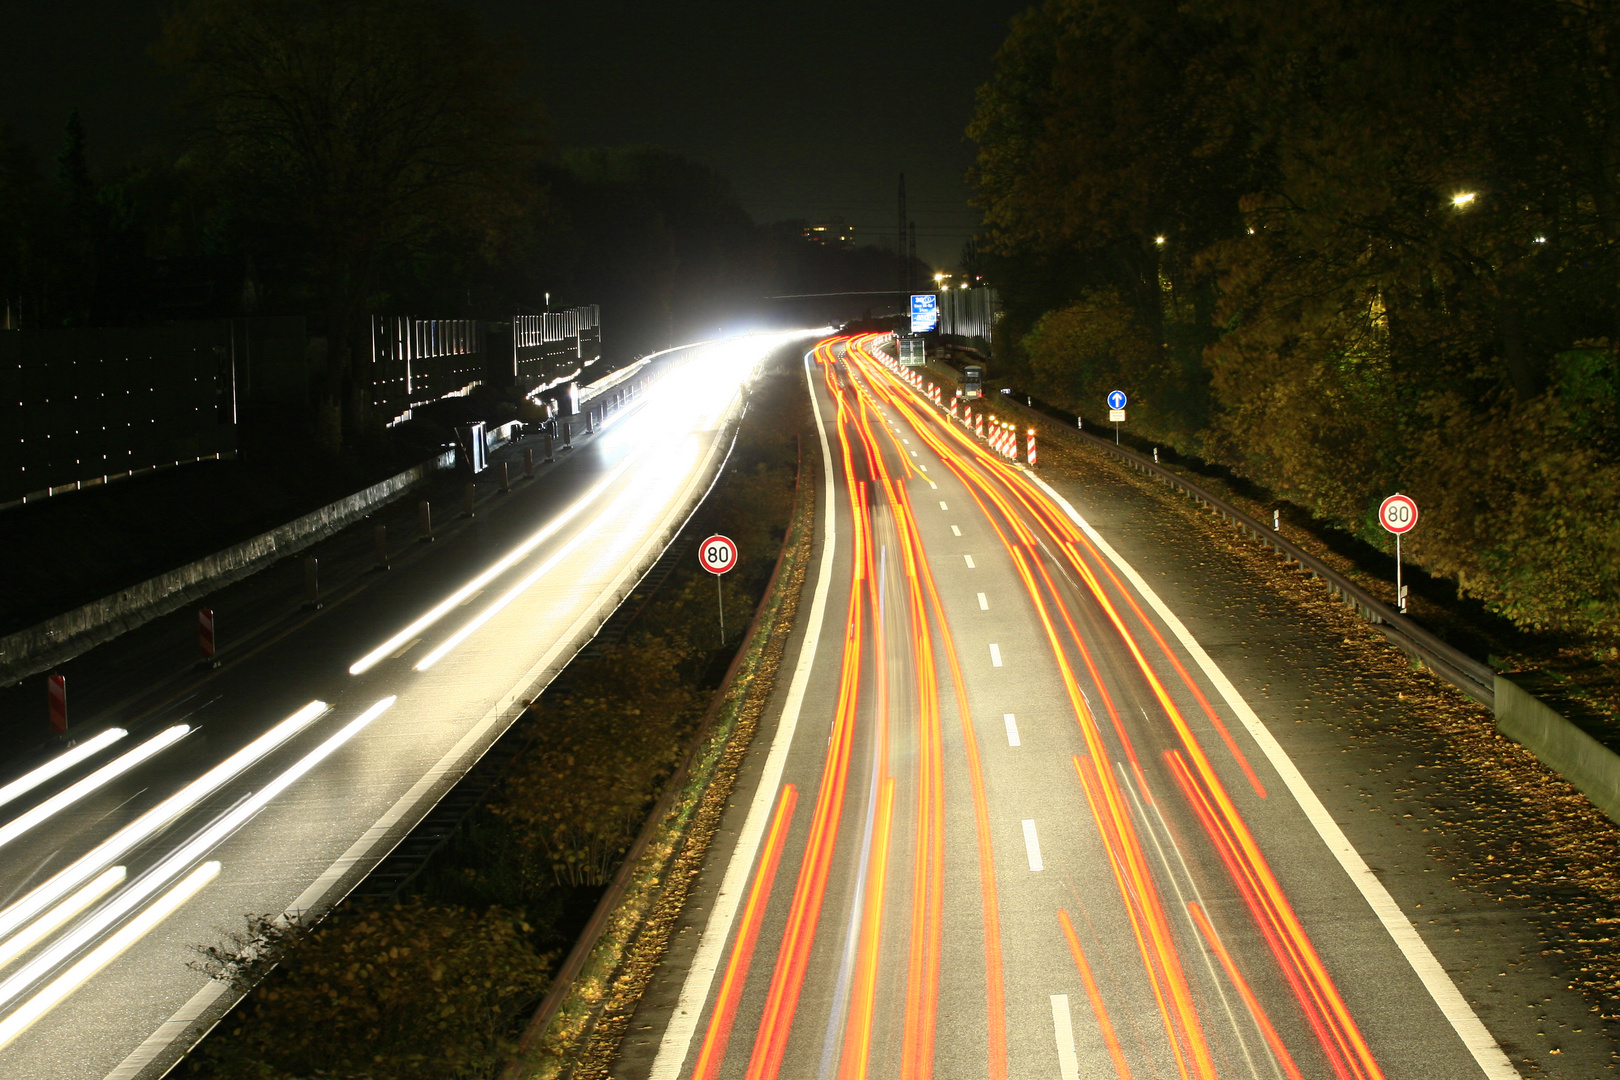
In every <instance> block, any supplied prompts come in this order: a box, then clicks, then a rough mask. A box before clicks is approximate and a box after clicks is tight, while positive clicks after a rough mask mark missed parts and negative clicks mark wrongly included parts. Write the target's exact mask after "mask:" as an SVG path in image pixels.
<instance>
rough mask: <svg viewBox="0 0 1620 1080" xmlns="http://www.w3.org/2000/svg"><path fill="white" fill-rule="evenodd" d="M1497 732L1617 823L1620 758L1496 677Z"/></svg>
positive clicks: (1526, 694) (1522, 690)
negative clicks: (1526, 752) (1517, 745)
mask: <svg viewBox="0 0 1620 1080" xmlns="http://www.w3.org/2000/svg"><path fill="white" fill-rule="evenodd" d="M1496 730H1497V731H1500V732H1501V733H1502V734H1503V735H1506V736H1507V737H1508V738H1510V739H1512V740H1513V741H1514V742H1516V743H1518V744H1519V745H1520V746H1523V747H1524V748H1525V749H1527V750H1529V751H1530V752H1531V753H1532V754H1534V755H1536V760H1538V761H1540V762H1541V763H1542V764H1543V765H1545V766H1547V768H1549V769H1551V770H1552V771H1553V772H1555V773H1558V774H1559V775H1560V776H1562V777H1563V778H1564V779H1565V780H1568V781H1569V782H1570V783H1571V784H1573V785H1574V786H1575V789H1576V790H1577V791H1579V792H1580V793H1581V794H1582V795H1585V796H1586V797H1587V798H1588V799H1591V800H1592V805H1593V806H1596V807H1597V808H1598V809H1599V810H1602V811H1603V812H1604V813H1605V814H1608V815H1609V817H1611V818H1613V819H1614V820H1615V821H1617V822H1620V754H1616V753H1615V752H1614V751H1613V750H1610V749H1609V748H1608V747H1607V746H1604V745H1603V744H1602V743H1600V742H1598V741H1597V740H1596V739H1594V738H1592V736H1590V735H1588V734H1587V733H1586V732H1584V731H1582V730H1581V729H1580V728H1578V727H1576V726H1575V725H1574V724H1572V723H1570V722H1569V721H1568V720H1566V719H1565V718H1564V717H1563V716H1562V715H1560V714H1559V713H1557V712H1555V711H1554V710H1553V709H1552V708H1551V707H1550V706H1548V704H1547V703H1546V702H1544V701H1542V700H1541V699H1540V698H1537V697H1535V696H1533V695H1531V694H1530V693H1529V692H1528V691H1526V690H1524V689H1522V688H1521V687H1519V686H1518V685H1517V684H1516V683H1514V682H1513V681H1512V680H1511V679H1507V678H1504V677H1503V676H1501V675H1498V676H1497V677H1496Z"/></svg>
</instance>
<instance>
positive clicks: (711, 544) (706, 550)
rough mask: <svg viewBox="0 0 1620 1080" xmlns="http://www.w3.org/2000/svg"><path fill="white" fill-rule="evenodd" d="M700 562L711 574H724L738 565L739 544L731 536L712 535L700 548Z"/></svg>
mask: <svg viewBox="0 0 1620 1080" xmlns="http://www.w3.org/2000/svg"><path fill="white" fill-rule="evenodd" d="M698 562H700V563H702V564H703V569H705V570H707V571H708V572H709V573H711V574H723V573H725V572H726V571H727V570H730V569H731V568H732V567H733V566H735V565H737V545H736V544H733V543H732V542H731V538H730V537H729V536H719V535H715V536H711V537H709V538H708V539H707V540H705V541H703V546H702V547H700V548H698Z"/></svg>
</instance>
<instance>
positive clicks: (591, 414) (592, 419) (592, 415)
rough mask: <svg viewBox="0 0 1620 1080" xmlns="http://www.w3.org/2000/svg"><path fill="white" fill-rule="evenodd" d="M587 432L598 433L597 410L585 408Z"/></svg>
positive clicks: (588, 433)
mask: <svg viewBox="0 0 1620 1080" xmlns="http://www.w3.org/2000/svg"><path fill="white" fill-rule="evenodd" d="M585 434H587V435H595V434H596V411H595V410H594V409H586V410H585Z"/></svg>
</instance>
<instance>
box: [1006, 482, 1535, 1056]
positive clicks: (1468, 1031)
mask: <svg viewBox="0 0 1620 1080" xmlns="http://www.w3.org/2000/svg"><path fill="white" fill-rule="evenodd" d="M1027 475H1029V478H1030V481H1031V482H1032V483H1034V484H1035V485H1036V486H1037V487H1039V488H1040V489H1041V490H1042V491H1044V492H1046V494H1047V496H1048V497H1050V498H1051V499H1052V501H1053V502H1055V503H1057V504H1058V505H1059V506H1061V507H1062V508H1063V512H1064V513H1066V514H1068V515H1069V518H1070V520H1072V521H1073V522H1074V523H1075V524H1076V525H1078V526H1080V529H1081V531H1083V532H1084V533H1085V534H1086V536H1087V537H1089V538H1090V540H1091V542H1092V543H1093V544H1096V545H1097V549H1098V550H1099V551H1101V552H1102V553H1103V554H1104V555H1106V556H1108V560H1109V561H1110V562H1112V563H1113V564H1114V565H1115V566H1117V567H1118V568H1119V571H1120V573H1121V574H1123V575H1125V577H1126V578H1127V579H1128V580H1129V581H1130V583H1131V584H1132V585H1133V586H1134V587H1135V588H1136V591H1137V592H1138V593H1140V594H1141V595H1142V597H1143V598H1144V599H1145V600H1147V602H1148V605H1149V606H1150V607H1152V608H1153V610H1154V611H1155V612H1157V613H1158V616H1159V618H1160V619H1162V620H1164V623H1165V625H1166V626H1168V627H1169V628H1170V631H1171V633H1173V634H1175V636H1176V640H1178V641H1180V642H1181V645H1182V648H1184V649H1186V650H1187V651H1188V652H1189V653H1191V654H1192V658H1193V659H1194V660H1196V661H1197V662H1198V666H1199V668H1200V669H1201V670H1202V671H1203V672H1204V674H1205V676H1207V677H1208V678H1209V681H1210V682H1212V683H1214V684H1215V689H1217V690H1219V691H1220V693H1221V697H1222V698H1223V699H1224V700H1225V701H1226V704H1227V705H1228V706H1229V707H1230V708H1231V709H1232V711H1233V712H1234V713H1236V714H1237V716H1238V719H1239V720H1241V721H1243V726H1244V727H1245V728H1246V729H1247V730H1248V732H1249V734H1250V735H1251V736H1253V738H1254V741H1255V742H1257V743H1259V744H1260V749H1261V750H1262V751H1263V752H1264V753H1265V755H1266V760H1267V761H1269V762H1271V767H1272V768H1274V769H1276V770H1277V773H1278V775H1279V776H1281V777H1282V780H1283V783H1284V784H1285V785H1287V787H1288V791H1289V793H1290V794H1292V795H1293V796H1294V801H1295V802H1297V803H1299V808H1300V809H1301V810H1303V811H1304V812H1305V816H1306V817H1307V818H1309V819H1310V822H1311V825H1312V826H1314V827H1315V829H1316V834H1317V835H1318V836H1320V837H1321V838H1322V842H1323V843H1324V844H1326V845H1327V847H1328V850H1329V851H1331V852H1333V857H1334V858H1336V859H1338V860H1339V865H1340V866H1341V867H1343V868H1344V872H1345V873H1346V874H1348V875H1349V876H1350V880H1351V882H1353V883H1354V884H1355V886H1356V888H1357V889H1358V890H1360V892H1361V895H1362V898H1363V899H1365V900H1366V901H1367V905H1368V906H1369V907H1371V908H1372V910H1373V914H1375V915H1376V916H1378V921H1379V922H1380V923H1382V924H1383V926H1384V930H1385V931H1387V932H1388V934H1389V936H1390V937H1391V938H1392V939H1394V941H1395V945H1396V947H1397V948H1399V949H1400V950H1401V955H1403V956H1405V957H1406V962H1407V963H1408V964H1410V965H1412V970H1413V972H1415V973H1416V974H1417V977H1418V979H1419V980H1420V981H1421V982H1422V983H1423V987H1424V989H1426V990H1427V991H1428V992H1429V996H1430V997H1432V998H1433V999H1434V1003H1435V1005H1437V1006H1439V1009H1440V1012H1441V1013H1442V1014H1443V1015H1444V1016H1445V1018H1446V1020H1447V1021H1449V1022H1450V1024H1451V1028H1452V1030H1453V1031H1455V1032H1456V1033H1457V1037H1458V1038H1459V1039H1461V1040H1462V1042H1463V1045H1464V1046H1466V1047H1467V1048H1468V1052H1469V1053H1470V1054H1472V1055H1473V1058H1474V1062H1475V1064H1477V1065H1478V1066H1479V1067H1480V1071H1481V1072H1483V1073H1484V1074H1485V1075H1486V1077H1488V1078H1489V1080H1519V1072H1518V1070H1517V1069H1515V1068H1514V1067H1513V1063H1512V1062H1510V1061H1509V1060H1508V1058H1507V1055H1506V1054H1504V1053H1503V1052H1502V1048H1501V1047H1499V1046H1498V1045H1497V1044H1496V1040H1495V1039H1494V1038H1493V1037H1492V1036H1491V1033H1490V1032H1489V1031H1488V1030H1487V1029H1486V1027H1485V1025H1484V1024H1483V1023H1481V1022H1480V1019H1479V1016H1478V1015H1477V1014H1476V1013H1475V1012H1474V1010H1473V1008H1472V1007H1470V1006H1469V1004H1468V1001H1467V999H1466V998H1464V997H1463V996H1462V992H1461V991H1459V990H1458V989H1457V984H1456V983H1454V982H1452V980H1451V976H1450V975H1448V974H1446V969H1445V968H1443V967H1441V966H1440V961H1439V960H1436V959H1435V956H1434V953H1433V952H1432V951H1431V950H1430V949H1429V946H1428V944H1427V943H1426V942H1425V941H1424V940H1423V938H1422V937H1421V936H1420V935H1419V934H1418V932H1417V928H1416V927H1414V926H1413V925H1412V923H1411V920H1409V919H1407V917H1406V916H1405V915H1404V914H1403V913H1402V912H1401V907H1400V905H1399V904H1397V903H1396V902H1395V898H1394V897H1392V896H1390V895H1389V890H1388V889H1386V888H1384V883H1383V882H1382V881H1379V880H1378V878H1377V876H1376V875H1374V874H1373V872H1372V869H1371V868H1370V867H1369V866H1368V865H1367V862H1366V860H1365V859H1363V858H1362V857H1361V853H1360V852H1358V851H1357V850H1356V849H1355V847H1354V845H1352V844H1351V843H1350V840H1349V838H1348V837H1346V836H1345V835H1344V830H1342V829H1340V828H1339V825H1338V822H1336V821H1334V820H1333V817H1332V815H1330V814H1329V813H1328V811H1327V807H1325V806H1323V805H1322V800H1321V799H1319V798H1317V797H1316V792H1314V791H1312V790H1311V786H1310V784H1308V783H1306V781H1305V777H1304V776H1302V775H1301V774H1300V771H1299V768H1298V767H1297V766H1296V765H1295V764H1294V761H1293V759H1292V758H1290V757H1289V756H1288V752H1287V751H1286V750H1284V749H1283V748H1282V744H1280V743H1279V742H1277V739H1276V737H1275V736H1274V735H1272V734H1271V729H1270V728H1268V727H1266V725H1265V724H1264V723H1262V722H1261V720H1260V717H1259V716H1257V715H1256V714H1255V711H1254V710H1253V709H1252V708H1250V707H1249V703H1248V702H1247V701H1245V700H1244V699H1243V695H1241V694H1239V693H1238V691H1237V687H1235V686H1233V685H1232V682H1231V680H1230V679H1228V678H1227V677H1226V673H1225V672H1223V671H1222V670H1221V669H1220V668H1218V667H1216V666H1215V661H1213V660H1211V659H1210V657H1209V654H1208V653H1206V652H1205V651H1204V647H1203V646H1202V645H1200V644H1198V639H1196V638H1194V637H1193V636H1192V634H1191V633H1189V632H1188V630H1187V628H1186V626H1184V625H1182V622H1181V620H1180V619H1178V618H1176V614H1175V612H1173V611H1171V610H1170V609H1169V607H1167V606H1166V605H1165V602H1164V601H1163V600H1161V599H1159V594H1158V593H1156V592H1154V591H1153V588H1152V586H1150V585H1149V584H1148V583H1147V582H1146V581H1145V580H1143V578H1142V575H1141V574H1139V573H1137V572H1136V569H1135V568H1134V567H1133V566H1131V564H1130V563H1128V562H1126V561H1125V560H1124V559H1123V558H1122V557H1121V556H1120V554H1119V552H1117V551H1115V550H1114V548H1113V546H1112V545H1110V544H1109V543H1108V541H1106V540H1104V539H1103V538H1102V535H1101V534H1100V533H1098V532H1097V530H1096V529H1094V528H1092V527H1091V524H1090V522H1088V521H1086V519H1085V518H1083V517H1081V516H1080V515H1079V513H1077V512H1076V511H1075V509H1074V507H1073V506H1071V505H1070V504H1069V501H1068V500H1067V499H1065V498H1064V497H1063V496H1062V495H1059V494H1058V493H1057V492H1056V491H1053V490H1052V487H1051V485H1049V484H1047V483H1046V481H1044V480H1042V479H1041V478H1040V477H1038V476H1035V475H1034V474H1033V473H1030V474H1027Z"/></svg>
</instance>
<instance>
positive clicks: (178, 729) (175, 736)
mask: <svg viewBox="0 0 1620 1080" xmlns="http://www.w3.org/2000/svg"><path fill="white" fill-rule="evenodd" d="M190 730H191V726H190V725H189V724H177V725H175V726H174V727H172V728H169V729H167V730H166V731H162V732H159V733H158V734H157V735H156V736H154V737H153V738H150V739H148V740H146V741H145V742H143V743H142V744H141V745H139V746H137V747H136V748H135V749H133V750H131V751H130V752H129V753H127V754H124V755H122V756H121V757H116V758H114V759H113V760H111V761H109V762H107V764H105V765H103V766H102V767H101V768H99V769H97V770H96V771H95V772H93V773H91V774H90V775H89V776H86V777H85V778H84V779H82V780H80V781H78V782H77V783H75V784H73V785H72V786H70V787H67V788H64V789H63V790H61V791H58V792H57V793H56V794H55V795H52V796H51V797H50V798H48V799H46V800H45V801H44V802H42V803H40V804H39V805H38V806H36V807H34V808H33V809H32V810H29V811H28V812H27V813H24V814H22V815H20V816H18V817H15V818H12V819H11V820H10V821H8V822H6V823H5V824H4V825H0V847H4V846H5V845H7V844H9V843H11V842H12V841H13V840H15V839H17V837H19V836H21V835H22V834H23V833H25V832H27V831H28V830H29V829H32V828H33V827H34V826H35V825H38V824H39V823H40V822H42V821H44V820H45V819H46V818H49V817H51V816H52V815H53V814H56V813H57V812H59V811H61V810H65V809H67V808H68V807H69V806H72V805H73V804H74V803H76V802H78V801H79V800H80V799H82V798H84V797H85V796H86V795H88V794H90V793H91V792H92V791H95V790H96V789H97V788H99V787H102V786H103V785H105V784H109V783H111V782H112V781H113V780H116V779H117V778H118V777H120V776H122V775H123V774H124V773H127V772H129V770H131V769H133V768H134V767H135V766H137V765H139V764H140V763H141V762H143V761H145V760H147V759H148V758H150V757H152V756H153V755H154V754H157V753H159V752H161V751H164V750H167V749H168V748H169V747H171V746H173V745H174V744H175V743H177V742H179V741H180V740H181V739H182V738H184V737H185V735H186V733H187V732H189V731H190Z"/></svg>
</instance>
